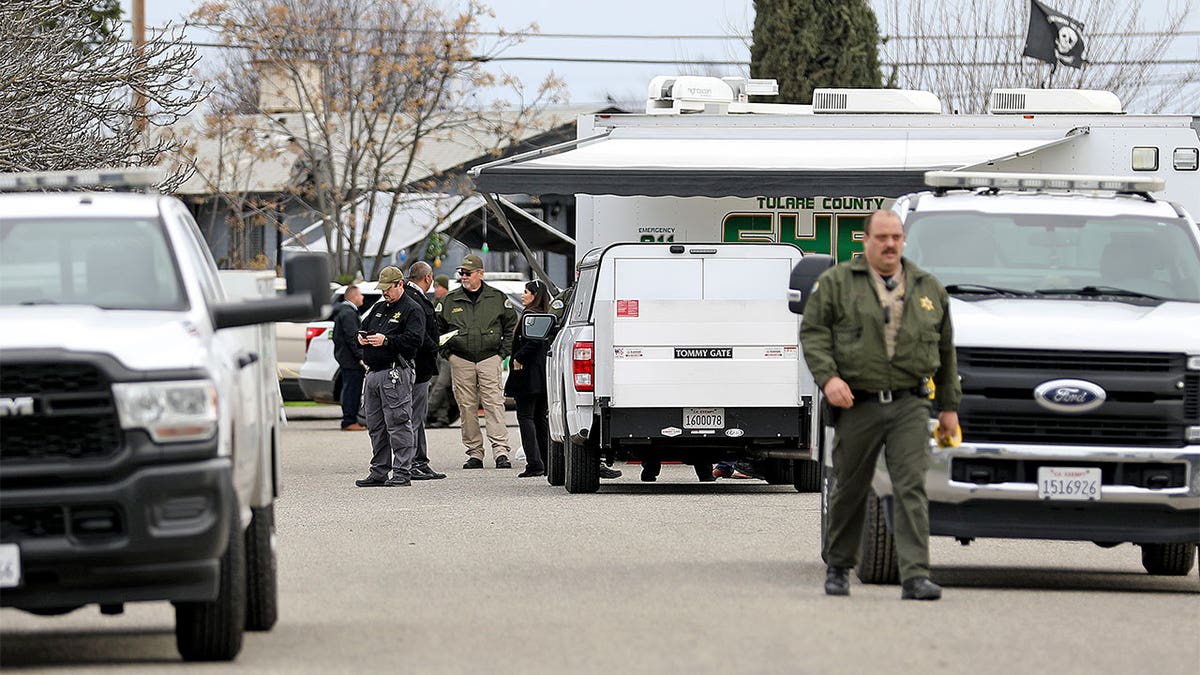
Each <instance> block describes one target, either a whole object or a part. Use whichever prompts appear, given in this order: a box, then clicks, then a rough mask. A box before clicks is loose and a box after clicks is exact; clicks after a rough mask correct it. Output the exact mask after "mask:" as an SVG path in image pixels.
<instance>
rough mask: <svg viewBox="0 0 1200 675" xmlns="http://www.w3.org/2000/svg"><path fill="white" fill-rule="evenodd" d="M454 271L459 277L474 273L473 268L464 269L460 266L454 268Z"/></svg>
mask: <svg viewBox="0 0 1200 675" xmlns="http://www.w3.org/2000/svg"><path fill="white" fill-rule="evenodd" d="M454 273H455V274H456V275H458V276H460V277H469V276H471V275H472V274H474V273H475V270H464V269H463V268H461V267H460V268H458V269H456V270H454Z"/></svg>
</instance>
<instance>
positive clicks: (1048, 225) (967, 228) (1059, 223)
mask: <svg viewBox="0 0 1200 675" xmlns="http://www.w3.org/2000/svg"><path fill="white" fill-rule="evenodd" d="M1189 227H1190V225H1189V224H1188V223H1187V222H1186V221H1184V220H1183V219H1171V220H1159V219H1154V218H1146V217H1131V216H1118V217H1107V218H1102V217H1088V216H1064V215H1059V214H1055V215H1036V214H981V213H964V212H938V213H926V214H920V213H916V214H913V215H912V216H911V217H910V219H909V222H908V225H907V245H906V247H905V251H904V254H905V257H907V258H909V259H910V260H912V261H913V262H915V263H916V264H917V265H920V266H921V267H922V268H924V269H926V270H928V271H930V272H932V273H933V274H934V275H936V276H937V277H938V279H939V280H940V281H941V282H942V283H943V284H944V285H946V286H947V287H950V286H959V287H961V288H962V289H963V290H962V292H965V293H982V294H987V293H1004V292H1012V293H1016V294H1030V293H1037V294H1043V295H1059V296H1061V295H1063V294H1065V293H1070V292H1072V291H1076V290H1077V291H1079V292H1080V293H1081V294H1083V295H1105V294H1108V293H1109V292H1111V293H1112V294H1114V295H1123V296H1126V297H1129V296H1134V297H1136V296H1138V295H1145V296H1151V297H1154V298H1162V299H1168V300H1182V301H1186V302H1200V251H1198V250H1197V244H1196V240H1195V238H1194V236H1193V235H1192V233H1190V232H1189V231H1188V228H1189Z"/></svg>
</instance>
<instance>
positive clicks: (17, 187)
mask: <svg viewBox="0 0 1200 675" xmlns="http://www.w3.org/2000/svg"><path fill="white" fill-rule="evenodd" d="M165 179H166V172H164V171H163V170H162V169H160V168H158V167H126V168H111V169H85V170H81V171H30V172H24V173H0V192H37V191H42V190H67V189H72V188H109V189H112V190H130V191H132V190H148V189H150V188H156V187H157V186H158V185H159V184H161V183H162V182H163V181H164V180H165Z"/></svg>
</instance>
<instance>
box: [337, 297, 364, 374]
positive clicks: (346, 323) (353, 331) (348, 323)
mask: <svg viewBox="0 0 1200 675" xmlns="http://www.w3.org/2000/svg"><path fill="white" fill-rule="evenodd" d="M330 318H331V319H332V320H333V335H332V337H333V358H334V359H336V360H337V363H338V365H339V366H341V367H342V368H344V369H346V370H362V363H360V361H362V350H363V348H362V345H360V344H358V324H359V321H358V308H357V307H355V306H354V305H352V304H350V303H348V302H344V301H343V302H339V303H338V304H337V306H336V307H334V308H333V316H332V317H330Z"/></svg>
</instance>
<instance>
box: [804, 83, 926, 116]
mask: <svg viewBox="0 0 1200 675" xmlns="http://www.w3.org/2000/svg"><path fill="white" fill-rule="evenodd" d="M813 112H814V113H817V114H830V113H893V114H908V115H911V114H914V113H915V114H922V115H929V114H933V115H936V114H939V113H941V112H942V102H941V101H940V100H938V97H937V96H934V95H933V94H931V93H930V92H927V91H919V90H915V89H817V90H815V91H813Z"/></svg>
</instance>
